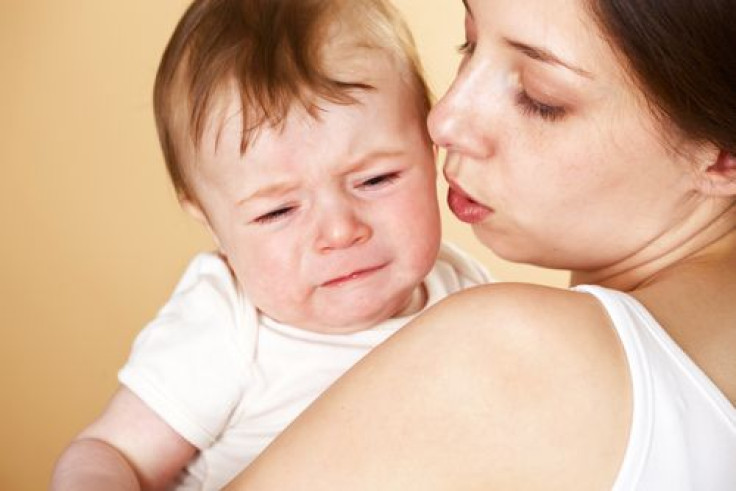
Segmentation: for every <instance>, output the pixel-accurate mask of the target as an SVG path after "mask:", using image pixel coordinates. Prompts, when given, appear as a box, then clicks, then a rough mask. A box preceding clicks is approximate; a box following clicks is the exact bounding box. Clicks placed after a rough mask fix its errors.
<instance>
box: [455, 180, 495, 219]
mask: <svg viewBox="0 0 736 491" xmlns="http://www.w3.org/2000/svg"><path fill="white" fill-rule="evenodd" d="M447 205H448V206H449V207H450V210H452V212H453V213H454V214H455V216H457V217H458V219H460V220H461V221H463V222H465V223H478V222H481V221H483V220H484V219H485V218H486V217H487V216H488V215H490V214H491V212H492V211H493V210H491V209H490V208H488V207H487V206H483V205H481V204H480V203H476V202H475V201H473V200H472V199H471V198H469V197H468V196H466V195H465V194H463V193H461V192H460V191H458V190H456V189H453V188H450V189H449V191H448V192H447Z"/></svg>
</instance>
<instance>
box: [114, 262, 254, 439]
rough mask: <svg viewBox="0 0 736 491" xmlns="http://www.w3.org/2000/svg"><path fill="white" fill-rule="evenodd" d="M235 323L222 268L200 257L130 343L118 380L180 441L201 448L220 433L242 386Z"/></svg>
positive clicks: (231, 290)
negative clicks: (185, 441)
mask: <svg viewBox="0 0 736 491" xmlns="http://www.w3.org/2000/svg"><path fill="white" fill-rule="evenodd" d="M240 324H241V313H240V301H239V295H238V290H237V288H236V285H235V282H234V280H233V278H232V275H231V273H230V270H229V268H228V266H227V264H226V263H225V262H224V261H223V260H222V259H221V258H220V257H219V256H217V255H215V254H200V255H198V256H196V257H195V258H194V260H193V261H192V262H191V264H190V265H189V267H188V268H187V270H186V272H185V273H184V276H183V277H182V279H181V280H180V281H179V284H178V285H177V286H176V289H175V290H174V293H173V294H172V296H171V298H170V299H169V301H168V303H167V304H166V305H165V306H164V307H163V308H162V309H161V310H160V311H159V313H158V315H157V317H156V318H155V319H154V320H153V321H152V322H151V323H149V324H148V325H147V326H146V327H145V328H144V329H143V330H142V331H141V332H140V334H139V335H138V337H137V338H136V340H135V342H134V344H133V348H132V351H131V354H130V357H129V359H128V361H127V363H126V365H125V366H124V367H123V368H122V369H121V370H120V372H119V374H118V379H119V381H120V383H121V384H123V385H124V386H126V387H127V388H128V389H130V390H131V391H132V392H133V393H135V394H136V395H137V396H138V397H140V398H141V399H142V400H143V401H144V402H145V403H146V404H147V405H148V406H149V407H150V408H151V409H152V410H153V411H154V412H156V413H157V414H158V415H159V416H160V417H162V418H163V419H164V420H165V421H166V422H167V423H168V424H169V425H171V427H172V428H173V429H174V430H175V431H176V432H177V433H179V434H180V435H181V436H182V437H183V438H185V439H186V440H187V441H189V442H190V443H192V444H193V445H194V446H195V447H197V448H199V449H203V448H206V447H208V446H210V445H211V444H212V443H213V442H214V441H215V439H216V438H217V437H218V435H219V434H220V433H221V432H222V431H223V430H224V429H225V427H226V425H227V423H228V420H229V418H230V416H231V414H232V413H233V411H234V410H235V409H236V407H237V405H238V403H239V401H240V399H241V394H242V393H243V387H244V384H246V383H247V367H248V358H247V351H248V348H247V346H246V344H247V343H246V341H245V340H246V337H245V336H244V333H243V332H242V331H243V329H242V328H243V327H247V326H241V325H240ZM250 327H251V328H252V329H255V326H250Z"/></svg>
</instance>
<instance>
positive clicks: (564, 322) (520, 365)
mask: <svg viewBox="0 0 736 491" xmlns="http://www.w3.org/2000/svg"><path fill="white" fill-rule="evenodd" d="M466 5H467V7H468V15H467V19H466V31H467V33H466V34H467V41H468V45H467V49H466V50H465V53H464V55H463V60H462V62H461V66H460V69H459V71H458V75H457V77H456V80H455V82H454V83H453V85H452V87H451V88H450V89H449V92H448V93H447V94H446V95H445V96H444V97H443V99H442V100H441V101H439V103H438V105H437V106H436V107H435V109H434V110H433V112H432V113H431V115H430V118H429V128H430V132H431V135H432V137H433V139H434V140H435V142H436V143H437V144H438V145H440V146H441V147H443V148H445V149H446V150H447V151H448V155H449V157H448V160H447V162H446V164H445V175H446V177H447V178H448V180H449V181H450V185H451V188H452V189H453V191H451V195H450V200H449V201H450V203H451V204H452V207H453V210H454V211H455V212H456V213H457V214H458V215H459V216H460V217H462V218H464V219H466V220H470V221H472V222H473V230H474V231H475V233H476V235H477V236H478V237H479V239H480V240H481V241H482V242H483V243H484V244H485V245H487V246H488V247H489V248H491V249H492V250H493V251H494V252H496V253H498V254H500V255H501V256H504V257H506V258H509V259H512V260H515V261H521V262H529V263H533V264H539V265H543V266H551V267H564V268H567V269H570V270H571V271H572V283H573V284H581V283H592V284H599V285H604V286H607V287H610V288H616V289H619V290H621V291H626V292H628V293H630V294H631V295H633V296H634V297H635V298H637V299H638V300H639V301H641V302H642V303H643V304H644V305H645V306H646V307H647V308H648V309H649V310H650V312H651V313H652V314H653V315H654V317H655V318H656V319H657V320H658V321H659V322H660V324H661V325H662V326H663V327H664V328H665V329H666V331H667V332H668V333H669V334H670V335H671V336H672V338H673V339H674V340H675V341H676V342H677V343H678V344H679V345H680V347H681V348H682V349H683V350H684V351H685V353H687V354H688V355H689V356H690V357H691V358H692V359H693V360H694V361H695V362H696V363H697V364H698V365H699V366H700V367H701V368H702V369H703V371H704V372H705V373H706V374H707V375H708V376H709V377H710V378H711V379H712V380H713V381H714V382H715V383H716V385H717V386H718V387H719V388H720V389H721V390H722V391H723V393H724V395H725V396H726V397H727V398H728V399H730V400H731V402H736V383H734V380H736V356H734V353H735V352H736V330H735V329H734V327H733V322H732V321H731V320H732V319H734V318H736V306H734V302H733V298H734V295H736V275H734V274H733V271H736V269H734V268H735V267H736V211H735V210H736V198H735V196H736V158H735V157H734V156H733V155H730V154H727V153H725V152H723V151H721V150H720V149H718V148H715V147H714V146H713V145H709V144H704V143H702V142H699V143H698V142H693V141H690V140H688V138H686V137H685V136H683V135H680V134H677V133H675V132H674V131H672V130H671V129H665V128H664V126H665V125H663V124H660V123H659V122H658V120H657V118H656V117H654V116H653V115H652V114H651V113H650V112H649V110H648V109H647V107H646V104H645V102H644V99H643V95H642V94H641V92H640V91H639V90H638V89H637V88H636V87H635V86H634V84H633V83H632V82H631V79H630V77H628V76H627V72H626V69H625V67H624V66H622V65H621V63H620V62H619V57H618V56H617V55H616V54H615V53H614V52H613V51H612V50H611V48H610V47H609V45H608V43H607V42H606V41H605V40H604V39H603V38H602V36H601V34H600V33H599V32H598V31H597V30H596V28H595V25H596V24H595V22H594V21H593V20H592V19H591V18H590V17H589V14H588V13H587V10H585V7H584V6H583V5H582V4H580V3H579V2H578V1H576V0H525V1H522V2H515V3H513V4H510V3H509V2H503V1H501V0H469V1H468V2H467V4H466ZM682 299H687V301H685V302H683V301H682ZM396 394H400V397H396ZM630 423H631V388H630V380H629V376H628V370H627V365H626V360H625V356H624V354H623V353H622V349H621V347H620V342H619V340H618V337H617V335H616V334H615V332H614V331H613V330H612V329H611V326H610V324H609V320H608V318H607V315H606V314H605V312H604V311H603V310H602V308H601V307H600V306H599V305H598V304H597V302H596V300H594V299H593V298H592V297H591V296H590V295H587V294H583V293H577V292H573V291H570V290H565V289H554V288H546V287H540V286H534V285H519V284H494V285H488V286H484V287H479V288H475V289H472V290H469V291H467V292H461V293H459V294H457V295H453V296H451V297H450V298H449V299H447V300H446V301H443V302H441V303H440V304H439V305H437V306H436V307H435V308H432V309H429V310H428V311H427V312H425V313H423V314H422V315H421V316H420V317H419V318H418V319H417V320H416V321H415V322H413V323H412V324H410V325H409V326H407V327H406V328H405V329H403V330H402V331H401V332H400V333H398V334H397V335H396V336H394V337H393V338H392V339H390V340H389V341H388V342H387V343H386V344H383V345H382V346H381V347H379V348H378V349H377V350H375V351H374V352H372V353H371V354H370V355H369V356H368V357H366V358H364V359H363V360H362V361H361V363H359V364H358V365H357V366H356V367H355V368H354V369H353V370H351V371H350V372H348V374H346V375H345V376H344V377H343V378H342V379H341V380H340V381H338V383H337V384H335V385H334V386H333V387H332V388H331V389H330V390H329V391H328V392H326V393H325V394H324V395H323V396H322V397H321V398H320V399H319V400H318V401H317V402H316V403H315V404H314V405H313V406H312V407H311V408H310V409H309V410H308V411H306V412H305V413H304V414H303V415H302V417H300V418H299V419H298V420H297V421H296V422H295V423H294V424H293V425H292V426H291V427H290V428H289V429H287V431H286V432H284V433H283V434H282V435H281V437H280V438H279V439H277V440H276V441H275V442H274V443H273V444H272V445H271V447H269V448H268V449H267V450H266V452H265V453H264V454H262V456H261V457H260V458H259V459H258V460H257V461H256V462H255V463H254V464H252V465H251V466H250V467H249V468H248V469H246V470H245V471H244V472H243V473H242V474H241V475H240V476H239V477H238V478H237V479H236V480H235V481H234V482H233V484H232V486H231V488H232V489H248V490H260V489H264V490H267V489H290V490H299V489H304V490H307V489H309V490H322V489H324V490H334V489H351V490H374V489H381V490H403V489H422V490H444V489H447V490H456V489H545V490H549V489H610V488H611V486H612V484H613V483H614V481H615V479H616V475H617V473H618V471H619V467H620V465H621V462H622V459H623V456H624V454H625V452H626V445H627V438H628V433H629V428H630ZM285 467H288V469H289V472H288V473H285V472H283V469H284V468H285Z"/></svg>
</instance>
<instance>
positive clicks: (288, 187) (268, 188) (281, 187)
mask: <svg viewBox="0 0 736 491" xmlns="http://www.w3.org/2000/svg"><path fill="white" fill-rule="evenodd" d="M296 187H297V184H296V183H295V182H292V181H286V180H285V181H278V182H273V183H271V184H267V185H265V186H263V187H260V188H258V189H256V190H255V191H253V192H252V193H250V194H249V195H247V196H245V197H243V198H241V199H239V200H238V202H237V203H236V206H238V207H240V206H242V205H243V204H245V203H247V202H248V201H250V200H252V199H256V198H267V197H270V196H278V195H281V194H286V193H288V192H289V191H292V190H294V189H296Z"/></svg>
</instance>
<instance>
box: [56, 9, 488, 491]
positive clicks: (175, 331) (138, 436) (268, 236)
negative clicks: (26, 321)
mask: <svg viewBox="0 0 736 491" xmlns="http://www.w3.org/2000/svg"><path fill="white" fill-rule="evenodd" d="M428 110H429V96H428V91H427V88H426V85H425V83H424V81H423V79H422V76H421V67H420V65H419V61H418V58H417V55H416V51H415V48H414V45H413V42H412V40H411V36H410V34H409V32H408V30H407V28H406V26H405V25H404V23H403V21H402V20H401V19H400V17H399V15H398V14H397V12H396V11H395V10H394V9H393V8H392V7H391V6H390V5H389V4H388V3H387V2H386V1H384V0H196V1H195V2H194V3H193V4H192V5H191V6H190V8H189V9H188V11H187V12H186V13H185V15H184V17H183V18H182V19H181V21H180V23H179V25H178V27H177V28H176V30H175V32H174V34H173V36H172V38H171V40H170V42H169V45H168V47H167V49H166V52H165V53H164V55H163V59H162V61H161V64H160V67H159V72H158V75H157V79H156V87H155V111H156V120H157V125H158V131H159V136H160V139H161V144H162V147H163V153H164V156H165V159H166V163H167V166H168V169H169V173H170V175H171V178H172V180H173V183H174V186H175V188H176V191H177V195H178V198H179V200H180V202H181V203H182V206H183V208H184V209H185V210H186V211H187V212H189V213H190V214H192V215H193V216H194V217H195V218H196V219H197V220H199V221H201V222H202V224H204V225H205V226H206V227H207V228H208V229H209V231H210V232H211V234H212V237H213V238H214V240H215V243H216V244H217V248H218V252H217V253H207V254H201V255H199V256H197V257H196V258H195V259H194V260H193V262H192V263H191V264H190V266H189V267H188V269H187V271H186V272H185V273H184V276H183V278H182V279H181V281H180V282H179V284H178V286H177V287H176V289H175V291H174V294H173V296H172V297H171V299H170V300H169V302H168V304H167V305H166V306H164V308H163V309H162V310H161V311H160V313H159V315H158V317H157V318H156V319H155V320H154V321H153V322H152V323H150V324H149V325H148V326H147V327H146V329H145V330H144V331H143V332H142V333H141V334H140V335H139V337H138V339H137V340H136V342H135V345H134V347H133V350H132V353H131V356H130V359H129V361H128V362H127V364H126V365H125V366H124V367H123V369H122V370H121V371H120V374H119V379H120V382H121V384H122V387H121V388H120V389H119V391H118V393H117V394H116V395H115V396H114V397H113V399H112V401H111V403H110V405H109V406H108V407H107V409H106V410H105V411H104V413H103V414H102V415H101V417H100V418H99V419H98V420H97V421H95V422H94V423H92V424H91V425H90V426H89V427H87V428H86V429H85V430H84V431H82V433H81V434H80V435H79V436H78V437H77V439H76V440H75V441H74V442H73V443H72V444H71V445H70V446H69V448H68V449H67V450H66V452H65V453H64V455H63V456H62V457H61V459H60V461H59V463H58V464H57V468H56V471H55V476H54V483H53V485H54V487H56V488H59V489H61V488H67V487H72V486H80V487H85V486H88V487H89V488H94V489H109V488H112V484H113V483H117V484H120V483H129V484H131V485H133V486H134V487H135V486H138V485H140V486H142V487H146V488H148V487H153V488H159V487H172V486H176V487H179V488H181V489H188V488H195V489H218V488H220V487H222V486H223V485H224V484H225V483H227V482H228V481H229V480H230V479H231V478H232V477H234V476H235V475H236V474H237V473H238V472H239V471H240V470H241V469H242V468H244V467H245V466H247V465H248V464H249V463H250V462H251V461H252V460H253V459H254V458H255V457H256V456H257V455H258V454H259V453H260V452H261V451H262V450H263V449H264V448H265V447H266V446H267V445H268V444H269V443H270V442H271V440H272V439H273V438H275V437H276V435H278V434H279V432H281V431H282V430H283V429H284V428H285V427H286V426H287V425H288V424H289V423H290V422H291V421H292V420H293V419H294V418H296V417H297V416H298V415H299V413H300V412H301V411H302V410H304V409H305V408H306V407H307V406H308V405H309V404H310V403H311V402H312V401H313V400H314V399H315V398H316V397H317V396H318V395H319V394H320V393H321V392H322V391H324V390H325V389H326V388H327V387H328V386H329V385H330V384H331V383H332V382H333V381H334V380H335V379H337V378H338V377H339V376H340V375H341V374H342V373H344V372H345V371H346V370H348V369H349V368H350V367H351V366H352V365H353V364H354V363H355V362H357V361H358V360H359V359H360V358H361V357H363V356H364V355H365V354H366V353H367V352H368V351H369V350H371V349H372V348H374V347H375V346H376V345H378V344H379V343H381V342H382V341H384V340H385V339H386V338H388V337H389V336H390V335H391V334H393V333H394V332H396V330H397V329H399V328H400V327H401V326H402V325H404V324H406V323H407V322H408V321H409V320H411V319H412V317H413V316H415V315H416V314H417V313H419V312H420V311H422V310H423V309H425V308H426V307H427V306H429V305H431V304H433V303H435V302H437V301H438V300H440V299H442V298H444V297H445V296H447V295H448V294H450V293H453V292H456V291H458V290H460V289H463V288H466V287H468V286H472V285H476V284H479V283H483V282H486V281H488V278H487V276H486V273H485V271H484V270H483V268H482V267H481V266H479V265H478V264H477V263H475V262H474V261H472V260H471V259H469V258H468V257H467V256H465V255H464V254H463V253H461V252H460V251H458V250H456V249H454V248H452V247H450V246H449V245H443V244H441V243H440V218H439V209H438V204H437V196H436V187H435V179H436V170H435V162H434V150H433V147H432V145H431V143H430V140H429V137H428V134H427V131H426V127H425V118H426V115H427V112H428Z"/></svg>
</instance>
